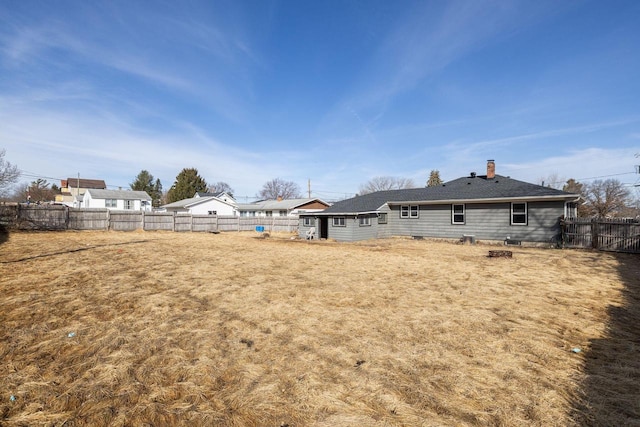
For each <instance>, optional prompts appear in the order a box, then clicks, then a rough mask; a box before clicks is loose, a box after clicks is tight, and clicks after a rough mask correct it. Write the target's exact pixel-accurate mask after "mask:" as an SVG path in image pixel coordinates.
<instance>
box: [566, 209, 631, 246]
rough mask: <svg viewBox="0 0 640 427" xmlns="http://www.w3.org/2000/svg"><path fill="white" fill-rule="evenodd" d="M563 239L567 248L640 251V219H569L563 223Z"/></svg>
mask: <svg viewBox="0 0 640 427" xmlns="http://www.w3.org/2000/svg"><path fill="white" fill-rule="evenodd" d="M562 240H563V241H562V243H563V246H564V247H565V248H593V249H598V250H602V251H615V252H630V253H640V220H637V219H602V218H598V219H592V218H573V219H567V220H565V221H564V223H563V224H562Z"/></svg>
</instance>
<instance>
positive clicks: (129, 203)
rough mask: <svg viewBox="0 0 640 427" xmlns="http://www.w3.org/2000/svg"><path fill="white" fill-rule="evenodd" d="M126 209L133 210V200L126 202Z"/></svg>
mask: <svg viewBox="0 0 640 427" xmlns="http://www.w3.org/2000/svg"><path fill="white" fill-rule="evenodd" d="M124 208H125V209H133V200H125V201H124Z"/></svg>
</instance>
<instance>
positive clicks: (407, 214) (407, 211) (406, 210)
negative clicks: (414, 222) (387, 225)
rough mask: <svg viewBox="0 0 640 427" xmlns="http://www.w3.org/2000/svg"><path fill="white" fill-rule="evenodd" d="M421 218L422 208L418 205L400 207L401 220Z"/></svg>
mask: <svg viewBox="0 0 640 427" xmlns="http://www.w3.org/2000/svg"><path fill="white" fill-rule="evenodd" d="M419 216H420V208H419V207H418V205H402V206H400V218H418V217H419Z"/></svg>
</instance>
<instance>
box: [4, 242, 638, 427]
mask: <svg viewBox="0 0 640 427" xmlns="http://www.w3.org/2000/svg"><path fill="white" fill-rule="evenodd" d="M255 237H256V235H255V233H221V234H217V235H213V234H210V233H201V234H198V233H169V232H167V233H165V232H154V233H117V232H63V233H13V234H12V235H11V239H10V240H8V241H6V242H5V243H4V244H2V245H1V246H0V262H1V263H0V285H1V287H2V292H3V297H2V299H0V325H2V329H0V334H1V335H0V360H2V361H3V363H2V364H1V365H0V390H1V392H0V393H1V394H0V421H1V423H0V424H2V425H8V426H22V425H62V424H65V423H66V424H65V425H74V426H83V425H87V426H88V425H92V426H93V425H116V426H117V425H145V424H148V425H189V426H194V425H195V426H198V425H202V426H209V425H236V426H263V425H271V426H280V425H290V426H303V425H317V426H325V425H327V426H328V425H398V426H400V425H478V424H480V425H570V424H572V422H574V419H576V418H580V417H581V416H583V415H584V411H586V409H584V408H587V407H588V405H585V406H583V407H579V405H577V403H576V402H582V403H585V404H586V403H588V402H585V399H584V396H585V394H586V393H585V392H586V391H585V390H584V389H583V387H584V386H585V385H587V384H592V383H589V382H585V379H586V377H587V375H588V373H585V372H584V365H585V360H588V359H585V358H588V357H590V354H591V353H590V346H592V345H593V344H594V343H597V342H601V341H599V340H602V339H607V338H608V335H607V334H608V332H607V331H608V328H609V326H610V325H609V322H610V315H611V312H612V310H611V307H612V306H623V305H624V304H625V301H626V300H625V295H626V294H625V292H624V289H625V287H626V286H628V285H629V283H628V281H629V280H633V279H629V277H632V276H625V277H622V276H621V275H620V274H619V273H618V271H619V270H618V269H619V267H620V265H621V259H622V258H621V256H618V255H615V254H607V253H594V252H582V251H567V250H548V249H547V250H545V249H535V248H520V247H510V249H511V250H512V251H513V258H511V259H509V260H504V259H492V258H489V257H487V247H486V246H469V245H456V244H451V243H445V242H432V241H429V240H407V239H389V240H374V241H368V242H359V243H351V244H345V243H335V242H318V241H314V242H307V241H299V240H291V236H290V235H277V234H271V236H270V237H269V238H268V239H256V238H255ZM624 259H625V260H626V258H624ZM636 280H638V279H637V278H636ZM635 286H638V283H637V282H636V283H635ZM626 315H628V313H626ZM636 316H637V313H636ZM638 320H639V319H638V318H637V317H635V318H632V319H628V321H629V322H630V323H629V324H636V325H637V324H638ZM633 322H635V323H633ZM575 349H580V351H579V352H576V351H575ZM599 351H601V349H599ZM620 363H624V361H622V362H620ZM631 375H635V376H636V377H637V375H638V372H632V373H631ZM614 412H615V411H614ZM610 416H611V418H608V419H606V418H605V419H602V418H599V419H598V420H599V421H603V420H604V421H611V422H610V424H611V425H616V424H619V423H618V422H616V419H615V418H613V417H614V416H615V413H612V414H611V415H610Z"/></svg>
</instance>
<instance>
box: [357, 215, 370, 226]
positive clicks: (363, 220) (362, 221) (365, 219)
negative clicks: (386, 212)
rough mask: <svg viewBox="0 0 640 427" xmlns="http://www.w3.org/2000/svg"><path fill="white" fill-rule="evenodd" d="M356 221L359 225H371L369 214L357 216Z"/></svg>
mask: <svg viewBox="0 0 640 427" xmlns="http://www.w3.org/2000/svg"><path fill="white" fill-rule="evenodd" d="M358 222H359V224H360V227H368V226H370V225H371V217H370V216H361V217H359V218H358Z"/></svg>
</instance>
